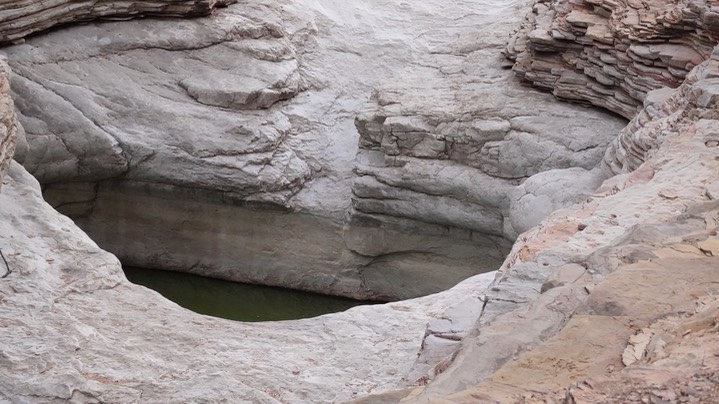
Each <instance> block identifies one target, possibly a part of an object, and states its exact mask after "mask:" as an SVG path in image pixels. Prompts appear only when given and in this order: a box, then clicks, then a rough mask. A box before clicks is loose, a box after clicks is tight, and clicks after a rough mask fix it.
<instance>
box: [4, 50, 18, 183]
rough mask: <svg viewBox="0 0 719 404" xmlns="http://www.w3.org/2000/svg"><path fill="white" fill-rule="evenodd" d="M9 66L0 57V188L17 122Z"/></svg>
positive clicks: (11, 152)
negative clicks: (11, 94)
mask: <svg viewBox="0 0 719 404" xmlns="http://www.w3.org/2000/svg"><path fill="white" fill-rule="evenodd" d="M9 79H10V68H9V67H8V65H7V60H6V59H5V58H0V188H2V179H3V177H4V176H5V173H6V172H7V170H8V168H9V167H10V162H11V161H12V158H13V155H14V153H15V145H16V143H17V132H18V129H17V127H18V124H17V119H16V118H15V110H14V108H13V101H12V98H10V82H9Z"/></svg>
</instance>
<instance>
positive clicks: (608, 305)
mask: <svg viewBox="0 0 719 404" xmlns="http://www.w3.org/2000/svg"><path fill="white" fill-rule="evenodd" d="M713 63H714V62H713V61H712V60H710V61H708V62H706V64H705V65H703V68H707V66H712V64H713ZM688 80H689V79H688ZM713 83H714V78H713V77H710V76H702V77H701V78H697V79H696V81H695V82H693V83H692V82H689V83H688V85H689V86H690V87H694V88H703V89H705V90H703V91H702V92H701V93H702V94H708V95H711V94H712V93H711V91H710V90H709V89H711V88H712V86H713ZM682 91H686V90H683V89H681V88H680V89H677V90H674V91H673V92H672V93H669V94H667V95H666V96H668V97H669V98H672V97H674V96H677V94H682ZM677 98H679V96H677ZM706 98H707V99H711V97H710V96H707V97H706ZM704 105H705V108H704V110H699V111H697V112H692V113H686V114H681V115H680V116H679V117H677V126H678V127H681V128H682V129H681V130H680V131H678V132H677V133H675V134H671V133H670V134H669V135H671V137H670V138H669V139H668V140H667V141H664V142H657V144H656V147H655V148H654V149H652V150H653V152H652V155H651V157H649V158H648V159H647V160H646V161H645V163H644V164H643V165H642V166H641V167H640V168H639V169H638V170H636V171H634V172H631V173H627V174H622V175H619V176H616V177H613V178H610V179H608V180H606V181H605V182H604V184H602V186H601V187H600V188H599V189H597V190H596V191H595V192H594V193H593V194H592V197H591V200H588V201H586V202H584V203H582V204H581V205H575V206H573V207H572V208H569V209H563V210H560V211H558V212H555V213H553V214H552V215H551V216H550V217H549V219H547V220H546V221H544V222H543V223H542V224H540V226H538V227H535V228H534V229H532V230H530V231H528V232H526V233H524V234H523V235H521V236H520V239H519V240H518V242H517V243H516V244H515V246H514V247H513V250H512V252H511V253H510V254H509V256H508V257H507V259H506V261H505V263H504V265H503V267H502V268H501V269H500V272H499V275H498V276H497V279H496V280H495V281H494V283H493V284H492V285H491V286H490V287H489V288H488V289H487V291H486V292H485V294H484V295H485V297H484V300H485V301H486V303H485V304H484V306H483V309H482V313H481V315H480V317H479V319H478V321H477V323H476V324H475V326H474V329H473V331H470V332H469V334H468V335H469V336H468V337H466V338H465V339H464V340H463V341H462V344H461V348H459V350H458V351H455V352H454V353H447V352H445V355H447V356H448V357H452V356H454V357H455V359H454V362H453V364H452V365H449V366H446V365H445V368H444V371H443V372H442V373H440V374H439V375H437V376H436V378H435V379H434V381H431V382H430V383H429V385H428V386H427V387H426V388H423V387H418V388H416V389H414V390H409V391H408V390H406V389H405V390H402V391H403V394H404V397H405V400H404V402H430V401H433V400H440V401H443V402H444V401H447V402H468V401H472V400H477V399H479V398H481V399H483V400H488V401H499V402H516V401H529V402H547V401H557V400H562V399H565V398H566V397H570V399H572V398H573V399H575V400H578V401H584V400H586V401H612V402H613V401H622V402H624V401H637V402H639V401H642V400H644V401H646V400H650V401H651V399H652V397H658V399H668V400H669V401H671V397H672V394H674V395H681V394H691V395H693V396H696V397H697V398H698V401H702V400H704V401H709V402H711V401H715V400H716V398H717V397H718V395H717V391H716V388H715V383H716V372H717V369H719V362H717V361H716V360H715V359H711V358H709V360H708V361H704V360H703V359H701V358H708V356H706V355H704V354H703V352H707V351H705V349H708V350H710V351H713V350H715V349H716V347H717V341H716V338H715V335H716V332H715V330H716V311H715V308H716V307H715V306H716V288H714V287H711V286H707V285H709V284H710V283H711V282H713V281H714V279H716V268H717V265H718V264H717V262H716V256H715V255H713V253H712V252H711V251H712V249H713V246H714V245H715V244H716V234H717V229H718V227H719V207H718V206H717V204H716V201H714V200H712V199H711V198H710V197H708V194H707V190H708V189H711V187H712V186H713V184H715V183H716V181H717V178H718V177H719V171H718V170H717V167H716V164H715V163H716V152H715V149H714V147H712V146H713V143H712V142H713V141H714V139H716V136H717V132H716V128H717V117H718V116H717V115H716V110H717V107H718V106H719V104H717V103H705V104H704ZM658 119H659V120H661V119H663V118H662V117H661V116H660V117H659V118H658ZM669 191H671V197H667V195H668V193H667V192H669ZM707 282H709V283H707ZM705 309H706V312H705V311H704V310H705ZM598 324H599V326H598ZM637 329H639V330H641V332H640V333H638V332H637ZM710 329H711V330H712V331H709V330H710ZM687 336H689V337H687ZM628 345H629V347H628ZM700 352H701V353H700ZM623 356H624V360H625V363H626V364H627V365H629V366H628V367H626V369H625V368H624V366H625V365H624V363H622V357H623ZM584 380H587V383H586V384H584V383H583V382H582V381H584ZM659 381H662V382H659ZM425 383H426V379H425V380H424V383H416V385H419V386H421V385H423V384H425ZM658 384H660V385H662V386H664V387H662V388H658V387H657V386H658ZM615 386H618V387H617V388H615ZM691 386H699V387H700V388H699V389H697V390H696V391H691V392H690V393H688V392H687V391H688V390H686V389H687V388H690V387H691ZM667 397H668V398H667Z"/></svg>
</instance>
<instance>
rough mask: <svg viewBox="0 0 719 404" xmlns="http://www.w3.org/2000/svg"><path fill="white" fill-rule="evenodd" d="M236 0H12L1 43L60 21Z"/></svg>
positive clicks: (171, 11)
mask: <svg viewBox="0 0 719 404" xmlns="http://www.w3.org/2000/svg"><path fill="white" fill-rule="evenodd" d="M234 1H235V0H200V1H186V0H161V1H117V0H101V1H84V0H83V1H68V0H51V1H27V0H10V1H4V2H3V4H0V44H1V43H6V42H10V41H18V40H21V39H22V38H24V37H25V36H28V35H30V34H32V33H34V32H38V31H44V30H46V29H48V28H52V27H54V26H57V25H61V24H67V23H75V22H83V21H91V20H95V19H98V18H108V19H127V18H132V17H145V16H163V17H183V16H192V15H205V14H209V13H210V12H212V10H213V9H214V8H215V7H222V6H226V5H228V4H231V3H234Z"/></svg>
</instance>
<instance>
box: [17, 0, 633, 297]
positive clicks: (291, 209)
mask: <svg viewBox="0 0 719 404" xmlns="http://www.w3.org/2000/svg"><path fill="white" fill-rule="evenodd" d="M514 7H515V6H514V5H511V4H510V5H503V6H502V7H488V6H486V5H485V4H484V3H482V2H480V1H476V0H475V1H462V2H457V4H456V6H455V7H453V8H452V9H451V10H448V9H447V7H446V4H445V3H443V2H439V1H432V2H425V3H423V4H422V5H414V6H410V5H408V4H406V3H403V2H401V1H392V2H380V1H375V2H363V3H361V4H360V3H357V4H354V3H352V4H347V3H346V2H339V1H336V2H329V3H323V4H322V5H321V6H320V5H319V4H316V3H314V2H310V1H306V2H288V1H275V0H265V1H252V2H250V1H240V2H239V3H238V4H236V5H233V6H230V7H228V8H225V9H222V10H218V11H217V12H216V13H214V14H213V16H212V18H200V19H195V20H188V21H181V22H177V21H164V20H158V21H149V20H134V21H127V22H122V23H102V24H91V25H87V26H82V27H71V28H66V29H59V30H56V31H55V32H52V33H50V34H48V35H44V36H37V37H34V38H30V39H28V40H27V43H25V44H22V45H18V46H13V47H9V48H7V49H5V51H6V52H7V53H8V57H9V60H10V64H11V65H12V67H13V69H14V72H15V73H14V76H13V81H12V87H13V91H14V94H15V98H16V100H17V101H16V103H17V107H18V111H19V112H20V120H21V122H22V123H23V126H24V128H25V130H26V132H27V139H28V142H29V144H30V149H29V151H28V152H27V153H24V155H23V157H24V159H23V165H24V166H25V167H26V168H27V169H28V170H29V171H30V172H31V173H32V174H33V175H35V176H36V177H38V178H39V179H40V181H41V183H43V185H44V189H45V195H46V197H47V198H48V200H50V201H51V203H52V204H53V205H54V206H56V207H58V209H60V210H61V212H63V213H67V214H69V215H71V216H72V217H73V218H74V219H76V220H77V222H78V223H79V224H80V225H81V226H82V227H83V228H84V229H85V230H87V231H88V232H89V234H90V235H91V236H92V237H93V239H94V240H96V241H97V242H98V243H100V245H101V246H103V247H104V248H107V249H108V250H110V251H112V252H113V253H116V254H117V255H118V256H119V258H120V259H121V260H122V261H123V262H126V263H128V264H132V265H136V266H145V267H161V268H165V269H173V270H190V271H193V272H196V273H200V274H203V275H208V276H216V277H221V278H225V279H232V280H238V281H249V282H255V283H264V284H272V285H278V286H289V287H295V288H301V289H306V290H313V291H318V292H324V293H333V294H343V295H348V296H353V297H360V298H375V299H403V298H409V297H413V296H418V295H422V294H427V293H432V292H436V291H438V290H442V289H445V288H447V287H449V286H452V285H454V284H456V283H457V282H458V281H460V280H461V279H464V278H466V277H468V276H471V275H473V274H476V273H479V272H483V271H487V270H492V269H494V268H496V267H497V266H499V265H500V264H501V262H502V260H503V257H504V255H505V253H506V252H507V251H508V250H509V248H510V246H511V241H512V240H513V238H514V237H516V232H515V231H514V230H513V229H512V228H511V225H510V224H509V220H508V210H509V200H510V195H511V193H512V191H513V190H514V188H515V187H516V186H517V185H518V184H520V183H521V181H522V180H523V179H525V178H526V177H528V176H530V175H533V174H535V173H538V172H540V171H545V170H549V169H553V168H567V167H573V166H579V167H584V168H587V169H591V168H593V167H594V166H595V165H596V164H597V163H599V161H600V160H601V156H602V154H603V152H604V149H605V148H606V147H607V145H608V144H609V142H610V141H611V140H612V139H613V138H614V137H615V135H616V133H617V132H618V131H619V130H620V128H621V127H622V126H623V120H621V119H618V118H615V117H611V116H609V115H608V114H605V113H601V112H597V111H593V110H590V109H587V108H583V107H566V106H564V105H559V104H558V103H556V102H554V101H553V100H552V97H551V96H548V95H546V94H535V93H534V92H533V91H530V90H528V89H526V88H523V87H521V86H519V85H518V84H517V83H516V82H515V80H513V78H512V75H511V72H510V71H508V70H503V69H501V67H500V64H499V63H498V61H499V60H500V59H501V56H500V51H501V49H502V48H503V47H504V39H503V38H502V37H503V36H504V35H508V34H509V33H510V32H511V30H512V29H514V27H515V26H516V24H518V23H519V22H520V19H521V15H522V14H521V13H517V12H516V10H515V9H514ZM407 15H411V16H412V17H411V18H407ZM498 16H502V17H501V18H499V17H498ZM437 26H445V27H448V28H447V29H441V30H438V29H436V27H437ZM482 32H487V33H491V35H489V34H487V35H481V37H478V35H479V34H480V33H482ZM417 38H421V39H419V40H418V39H417ZM397 66H401V67H400V68H398V67H397ZM108 72H112V74H108ZM480 78H481V79H480ZM375 88H378V89H377V90H376V91H375V90H374V89H375ZM373 92H374V93H375V96H374V98H373V101H371V102H370V103H367V100H368V99H370V96H371V95H372V94H373ZM537 104H541V105H542V106H541V107H540V108H537V107H536V105H537ZM527 111H533V112H527ZM358 115H359V118H357V119H356V121H355V118H356V117H357V116H358ZM377 124H379V125H380V126H379V127H375V126H376V125H377ZM373 125H375V126H373ZM358 129H359V133H358ZM400 138H401V139H400ZM358 139H359V143H360V149H358V146H357V144H358ZM436 148H439V149H441V150H439V149H437V150H435V149H436ZM358 152H359V155H358ZM579 188H582V187H581V186H579ZM278 207H279V208H280V209H281V210H282V212H278ZM320 234H321V236H319V235H320ZM314 235H317V236H314ZM288 257H291V258H288ZM238 263H242V265H238Z"/></svg>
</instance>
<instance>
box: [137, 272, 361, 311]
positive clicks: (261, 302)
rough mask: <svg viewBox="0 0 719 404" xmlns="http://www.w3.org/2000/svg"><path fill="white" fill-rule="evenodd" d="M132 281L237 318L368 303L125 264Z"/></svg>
mask: <svg viewBox="0 0 719 404" xmlns="http://www.w3.org/2000/svg"><path fill="white" fill-rule="evenodd" d="M124 270H125V275H126V276H127V279H129V280H130V282H132V283H135V284H138V285H143V286H146V287H148V288H150V289H154V290H156V291H157V292H159V293H160V294H162V295H163V296H165V297H166V298H168V299H170V300H172V301H173V302H175V303H177V304H179V305H180V306H182V307H184V308H186V309H190V310H192V311H194V312H196V313H201V314H207V315H210V316H215V317H222V318H227V319H230V320H238V321H275V320H294V319H298V318H308V317H315V316H319V315H321V314H327V313H334V312H338V311H344V310H347V309H349V308H350V307H354V306H358V305H361V304H369V302H362V301H358V300H352V299H346V298H341V297H334V296H326V295H320V294H316V293H308V292H300V291H296V290H290V289H281V288H273V287H268V286H257V285H249V284H244V283H237V282H229V281H223V280H219V279H213V278H205V277H202V276H197V275H191V274H185V273H180V272H172V271H160V270H156V269H142V268H132V267H125V268H124Z"/></svg>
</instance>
